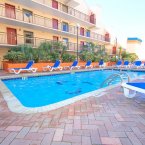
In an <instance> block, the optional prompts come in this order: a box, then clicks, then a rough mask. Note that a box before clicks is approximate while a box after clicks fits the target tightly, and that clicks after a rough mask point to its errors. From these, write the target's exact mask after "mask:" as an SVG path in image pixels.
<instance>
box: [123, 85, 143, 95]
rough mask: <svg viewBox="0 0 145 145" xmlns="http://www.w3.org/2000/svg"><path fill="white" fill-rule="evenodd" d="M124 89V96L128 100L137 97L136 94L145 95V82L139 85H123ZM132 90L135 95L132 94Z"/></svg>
mask: <svg viewBox="0 0 145 145" xmlns="http://www.w3.org/2000/svg"><path fill="white" fill-rule="evenodd" d="M122 87H123V89H124V95H125V96H126V97H127V98H133V97H135V95H136V92H140V93H144V94H145V82H139V83H123V84H122ZM130 90H132V91H133V93H132V94H131V93H130Z"/></svg>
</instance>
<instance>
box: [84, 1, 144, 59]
mask: <svg viewBox="0 0 145 145" xmlns="http://www.w3.org/2000/svg"><path fill="white" fill-rule="evenodd" d="M85 1H86V2H87V4H88V5H90V6H95V5H99V6H100V7H101V21H102V23H103V24H104V25H105V26H106V28H109V29H110V31H111V32H112V33H113V35H114V37H117V40H118V41H119V42H120V43H121V44H122V46H123V47H126V40H127V37H138V38H140V39H142V40H143V44H142V47H144V49H143V48H142V51H143V52H144V56H143V53H141V54H140V55H141V57H144V59H145V44H144V40H145V7H144V6H145V0H138V1H136V0H135V1H131V0H85Z"/></svg>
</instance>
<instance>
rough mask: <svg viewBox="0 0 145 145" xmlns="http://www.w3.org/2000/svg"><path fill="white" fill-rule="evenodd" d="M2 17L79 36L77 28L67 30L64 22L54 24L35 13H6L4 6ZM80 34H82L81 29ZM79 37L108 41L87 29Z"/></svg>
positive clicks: (69, 26)
mask: <svg viewBox="0 0 145 145" xmlns="http://www.w3.org/2000/svg"><path fill="white" fill-rule="evenodd" d="M0 17H4V18H9V19H12V20H17V21H20V22H25V23H27V24H28V23H29V24H33V25H36V26H40V27H43V28H46V29H50V30H55V31H60V32H63V33H68V34H70V35H77V28H76V27H75V26H72V25H68V26H67V28H65V27H64V23H63V22H62V23H61V22H58V23H54V22H53V19H49V18H47V17H43V16H40V15H37V14H34V13H32V15H28V14H27V13H25V12H24V11H21V10H18V9H15V12H14V13H12V12H10V13H6V8H5V6H4V5H0ZM78 34H80V29H79V33H78ZM79 36H81V37H85V38H90V39H94V40H97V41H106V40H105V36H103V35H100V34H97V33H95V32H91V31H88V30H86V29H84V35H79ZM109 41H110V40H108V39H107V42H109Z"/></svg>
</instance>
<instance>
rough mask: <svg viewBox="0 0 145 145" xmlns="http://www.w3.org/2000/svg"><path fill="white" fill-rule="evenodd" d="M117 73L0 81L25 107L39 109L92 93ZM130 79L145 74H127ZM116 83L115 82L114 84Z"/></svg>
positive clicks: (92, 73)
mask: <svg viewBox="0 0 145 145" xmlns="http://www.w3.org/2000/svg"><path fill="white" fill-rule="evenodd" d="M115 73H119V72H118V71H112V70H105V71H88V72H79V73H69V74H60V75H49V76H40V77H29V78H23V79H22V78H18V79H9V80H2V81H3V83H4V84H5V85H6V86H7V87H8V88H9V90H10V91H11V92H12V93H13V94H14V96H15V97H16V98H17V99H18V100H19V101H20V102H21V104H22V105H24V106H25V107H32V108H35V107H41V106H46V105H49V104H53V103H57V102H60V101H63V100H66V99H70V98H72V97H75V96H78V95H81V94H84V93H87V92H90V91H94V90H97V89H99V88H100V85H101V84H102V82H103V81H105V80H106V79H107V78H108V77H109V76H110V75H112V74H115ZM128 74H129V75H130V77H131V78H134V77H137V76H140V75H145V72H128ZM115 83H117V82H115Z"/></svg>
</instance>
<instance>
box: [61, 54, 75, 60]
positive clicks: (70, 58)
mask: <svg viewBox="0 0 145 145" xmlns="http://www.w3.org/2000/svg"><path fill="white" fill-rule="evenodd" d="M61 59H62V61H63V62H72V61H74V60H75V59H76V56H75V55H71V54H68V53H65V54H63V55H62V58H61Z"/></svg>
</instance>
